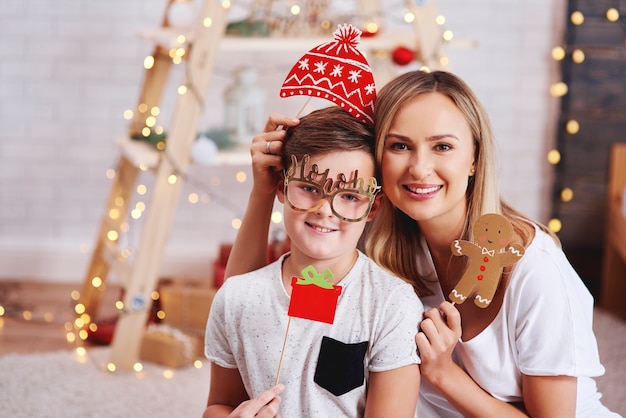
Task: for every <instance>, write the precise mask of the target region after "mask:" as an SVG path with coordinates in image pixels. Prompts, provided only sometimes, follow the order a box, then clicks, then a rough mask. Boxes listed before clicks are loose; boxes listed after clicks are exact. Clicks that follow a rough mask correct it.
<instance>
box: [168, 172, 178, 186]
mask: <svg viewBox="0 0 626 418" xmlns="http://www.w3.org/2000/svg"><path fill="white" fill-rule="evenodd" d="M177 181H178V176H177V175H176V174H170V175H169V177H168V178H167V182H168V183H169V184H176V182H177Z"/></svg>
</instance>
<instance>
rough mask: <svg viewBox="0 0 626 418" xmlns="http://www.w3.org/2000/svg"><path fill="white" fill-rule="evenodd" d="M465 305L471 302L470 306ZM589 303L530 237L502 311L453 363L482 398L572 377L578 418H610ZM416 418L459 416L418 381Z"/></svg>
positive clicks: (431, 300)
mask: <svg viewBox="0 0 626 418" xmlns="http://www.w3.org/2000/svg"><path fill="white" fill-rule="evenodd" d="M432 289H433V291H434V292H436V294H435V296H431V297H426V298H422V301H423V302H424V305H425V306H426V309H429V308H431V307H435V306H439V304H440V303H441V301H443V295H442V293H441V288H440V287H439V285H438V284H436V285H434V286H432ZM465 303H473V301H472V300H470V299H468V300H467V301H466V302H465ZM592 320H593V298H592V296H591V294H590V293H589V291H588V289H587V288H586V287H585V285H584V283H583V282H582V280H581V279H580V277H579V276H578V274H577V273H576V271H575V270H574V269H573V268H572V266H571V264H570V263H569V261H568V260H567V258H566V257H565V254H564V253H563V251H561V249H560V248H558V247H557V246H556V245H555V243H554V241H553V240H552V238H551V237H550V236H549V235H548V234H546V233H545V232H543V231H540V230H539V229H537V228H536V230H535V237H534V239H533V241H532V242H531V244H530V245H529V246H528V248H527V249H526V252H525V254H524V256H523V257H522V259H521V260H520V261H518V262H517V264H516V265H515V266H514V268H513V270H512V274H511V276H510V280H509V284H508V287H507V290H506V293H505V296H504V302H503V304H502V308H501V309H500V312H499V313H498V315H497V316H496V318H495V319H494V320H493V322H492V323H491V324H490V325H489V326H488V327H487V328H485V329H484V330H483V331H482V332H481V333H480V334H478V335H477V336H476V337H474V338H472V339H471V340H469V341H466V342H459V344H458V345H457V347H456V350H455V353H454V354H455V359H456V361H457V363H458V364H460V365H461V367H462V368H463V369H464V370H466V371H467V372H468V373H469V375H470V376H471V377H472V379H474V380H475V381H476V382H477V383H478V384H479V385H480V386H481V387H482V388H483V389H484V390H485V391H487V392H489V393H490V394H491V395H492V396H494V397H495V398H497V399H500V400H502V401H505V402H520V401H522V381H521V379H522V376H521V374H522V373H524V374H526V375H536V376H557V375H566V376H576V377H578V393H577V402H576V403H577V414H576V416H577V417H614V416H617V415H616V414H615V415H613V414H612V413H610V412H609V411H608V410H607V409H606V408H605V407H604V406H603V405H602V404H601V403H600V400H599V399H600V396H601V395H600V394H599V393H598V392H597V389H596V384H595V381H594V380H593V379H592V377H595V376H600V375H602V374H604V368H603V366H602V365H601V364H600V359H599V355H598V347H597V342H596V338H595V335H594V333H593V329H592ZM418 416H419V417H420V418H429V417H460V416H461V415H460V414H459V413H458V412H457V411H456V410H455V409H454V408H453V407H452V406H451V405H450V404H449V403H448V402H447V401H446V400H445V398H443V397H442V396H441V395H440V394H439V393H438V392H437V391H435V390H434V389H433V388H432V387H431V386H430V385H429V384H428V382H426V381H425V380H424V379H422V381H421V387H420V400H419V402H418Z"/></svg>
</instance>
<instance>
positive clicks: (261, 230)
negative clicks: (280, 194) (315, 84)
mask: <svg viewBox="0 0 626 418" xmlns="http://www.w3.org/2000/svg"><path fill="white" fill-rule="evenodd" d="M298 123H300V122H299V120H298V119H294V118H292V117H288V116H284V115H278V114H272V115H271V116H270V117H269V119H268V120H267V123H266V124H265V129H264V133H262V134H259V135H257V136H255V137H254V138H253V139H252V144H251V145H250V155H251V157H252V177H253V179H254V181H253V184H252V190H251V191H250V197H249V199H248V206H247V207H246V211H245V213H244V216H243V220H242V222H241V227H240V228H239V231H238V232H237V237H236V238H235V242H234V243H233V247H232V249H231V251H230V256H229V257H228V262H227V263H226V270H225V273H224V277H225V278H227V277H230V276H234V275H236V274H242V273H247V272H249V271H252V270H256V269H258V268H261V267H263V266H265V265H267V241H268V234H269V227H270V217H271V215H272V209H273V207H274V198H275V196H276V187H277V186H279V185H278V182H279V180H280V179H281V173H280V172H281V170H282V168H283V167H282V162H281V153H282V148H283V143H282V141H283V139H285V131H284V130H277V128H279V127H280V126H284V127H289V126H295V125H297V124H298ZM269 141H272V142H271V144H270V147H269V148H270V152H271V154H268V153H267V152H266V151H267V143H268V142H269Z"/></svg>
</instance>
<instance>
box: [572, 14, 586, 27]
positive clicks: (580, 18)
mask: <svg viewBox="0 0 626 418" xmlns="http://www.w3.org/2000/svg"><path fill="white" fill-rule="evenodd" d="M570 20H571V21H572V23H573V24H574V25H577V26H579V25H582V24H583V22H584V21H585V15H584V14H583V13H582V12H581V11H578V10H577V11H575V12H572V14H571V15H570Z"/></svg>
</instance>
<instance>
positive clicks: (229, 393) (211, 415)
mask: <svg viewBox="0 0 626 418" xmlns="http://www.w3.org/2000/svg"><path fill="white" fill-rule="evenodd" d="M284 389H285V387H284V386H283V385H276V386H274V387H272V388H270V389H268V390H266V391H265V392H263V393H262V394H260V395H259V396H257V397H256V398H254V399H248V394H247V393H246V389H245V388H244V385H243V382H242V380H241V375H240V374H239V370H238V369H227V368H224V367H220V366H218V365H217V364H215V363H211V388H210V390H209V400H208V402H207V408H206V409H205V410H204V414H202V418H218V417H222V418H226V417H228V418H252V417H259V418H274V417H280V415H279V414H278V408H279V406H280V397H279V396H278V395H279V394H281V393H282V392H283V390H284Z"/></svg>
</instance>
